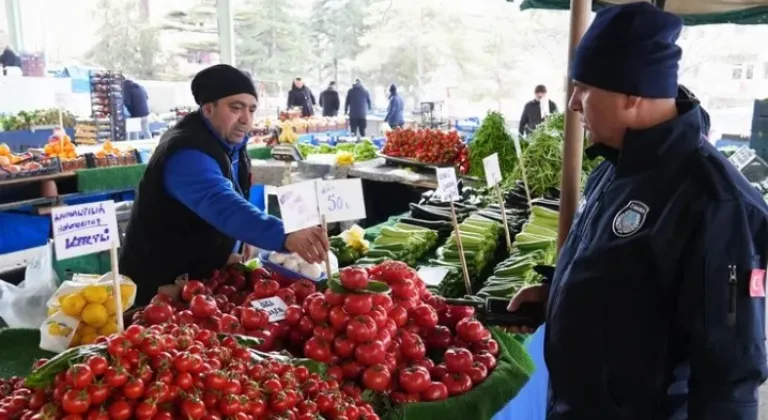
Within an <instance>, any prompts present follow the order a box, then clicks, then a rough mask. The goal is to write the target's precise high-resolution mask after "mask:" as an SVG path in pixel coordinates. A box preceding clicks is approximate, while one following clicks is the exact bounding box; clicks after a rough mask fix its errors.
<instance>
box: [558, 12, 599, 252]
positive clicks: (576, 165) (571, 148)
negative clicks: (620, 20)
mask: <svg viewBox="0 0 768 420" xmlns="http://www.w3.org/2000/svg"><path fill="white" fill-rule="evenodd" d="M591 4H592V2H591V1H590V0H571V28H570V33H569V44H568V68H569V69H570V66H571V62H572V61H573V53H574V51H575V50H576V46H577V45H579V41H581V37H582V36H583V35H584V32H585V31H586V30H587V26H588V25H589V18H590V12H591ZM569 73H570V71H569ZM566 79H567V82H566V86H567V89H566V96H565V104H566V105H565V108H566V111H565V144H564V145H563V177H562V179H561V181H560V215H559V223H558V228H557V249H558V250H560V248H561V247H562V246H563V243H565V238H566V237H567V236H568V231H569V230H570V229H571V223H573V216H574V214H575V213H576V207H577V206H578V203H579V196H580V194H581V193H580V191H581V157H582V155H583V154H584V129H583V128H582V126H581V117H580V116H579V113H578V112H574V111H571V109H570V108H569V107H568V102H569V100H570V98H571V92H573V81H572V80H571V79H570V77H568V76H567V75H566Z"/></svg>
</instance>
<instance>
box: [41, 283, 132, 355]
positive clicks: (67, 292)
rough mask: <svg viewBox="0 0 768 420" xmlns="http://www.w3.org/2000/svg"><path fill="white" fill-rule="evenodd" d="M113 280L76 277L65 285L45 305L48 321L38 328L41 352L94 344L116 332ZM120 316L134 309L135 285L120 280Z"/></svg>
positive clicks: (117, 314)
mask: <svg viewBox="0 0 768 420" xmlns="http://www.w3.org/2000/svg"><path fill="white" fill-rule="evenodd" d="M112 289H113V288H112V276H111V275H105V276H101V277H98V276H96V277H93V276H79V277H77V278H75V279H73V280H71V281H65V282H64V283H62V284H61V286H59V288H58V290H56V293H54V295H53V297H52V298H51V299H50V300H49V301H48V317H47V318H46V320H45V321H44V322H43V325H42V327H41V328H40V348H42V349H44V350H48V351H52V352H61V351H64V350H65V349H67V348H70V347H76V346H79V345H81V344H93V343H94V342H95V341H96V338H98V337H100V336H109V335H111V334H113V333H115V332H117V318H116V317H118V316H122V315H121V314H119V313H118V312H117V308H116V305H115V296H114V293H113V290H112ZM120 298H121V301H122V309H123V312H125V310H127V309H128V308H130V307H131V305H133V302H134V299H135V298H136V285H135V284H134V283H133V282H132V281H130V280H129V279H127V278H125V277H122V278H121V281H120Z"/></svg>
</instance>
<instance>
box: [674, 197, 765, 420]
mask: <svg viewBox="0 0 768 420" xmlns="http://www.w3.org/2000/svg"><path fill="white" fill-rule="evenodd" d="M707 207H708V208H707V209H706V210H705V213H704V216H703V217H702V220H701V221H702V223H701V224H699V227H698V228H697V229H699V231H700V233H699V235H701V236H699V235H696V236H695V237H694V238H693V239H692V241H691V245H692V246H693V247H694V248H695V249H696V251H695V252H694V253H693V254H692V257H691V261H689V262H688V263H687V265H688V267H687V268H685V273H684V276H683V279H684V281H683V285H682V290H681V295H680V304H681V305H680V311H679V312H680V317H681V319H683V320H684V321H683V325H686V327H687V328H686V329H687V330H688V332H689V334H688V337H689V340H687V341H688V352H689V356H690V364H691V375H690V377H689V380H688V388H689V395H688V418H691V419H701V420H721V419H722V420H725V419H728V420H756V419H757V413H758V388H759V386H760V384H762V383H763V381H765V379H766V376H767V375H768V367H766V357H765V298H764V297H752V296H751V293H750V274H751V271H752V269H760V268H763V269H764V268H765V267H766V252H767V251H768V240H767V239H766V238H767V237H768V227H766V220H765V215H764V214H763V213H762V211H761V210H760V208H759V207H756V206H751V205H750V204H749V203H745V202H744V203H740V202H738V201H736V200H734V201H719V202H716V203H714V204H710V205H708V206H707ZM702 230H703V231H702ZM732 272H735V275H736V277H737V283H736V284H733V283H731V279H732V277H731V276H732V274H731V273H732ZM763 281H764V280H763V279H762V278H761V279H760V282H761V283H762V282H763Z"/></svg>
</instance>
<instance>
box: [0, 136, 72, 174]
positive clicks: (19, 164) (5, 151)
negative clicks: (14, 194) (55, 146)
mask: <svg viewBox="0 0 768 420" xmlns="http://www.w3.org/2000/svg"><path fill="white" fill-rule="evenodd" d="M58 172H61V162H60V161H59V159H58V158H53V159H50V158H46V157H45V156H35V154H33V153H31V152H29V151H28V152H26V153H22V154H16V153H13V152H11V149H10V147H8V145H6V144H4V143H0V181H2V180H4V179H11V178H21V177H32V176H38V175H49V174H55V173H58Z"/></svg>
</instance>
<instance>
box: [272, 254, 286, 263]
mask: <svg viewBox="0 0 768 420" xmlns="http://www.w3.org/2000/svg"><path fill="white" fill-rule="evenodd" d="M287 257H288V256H287V255H285V254H281V253H279V252H272V253H270V254H269V262H271V263H272V264H282V263H284V262H285V259H286V258H287Z"/></svg>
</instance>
